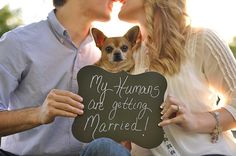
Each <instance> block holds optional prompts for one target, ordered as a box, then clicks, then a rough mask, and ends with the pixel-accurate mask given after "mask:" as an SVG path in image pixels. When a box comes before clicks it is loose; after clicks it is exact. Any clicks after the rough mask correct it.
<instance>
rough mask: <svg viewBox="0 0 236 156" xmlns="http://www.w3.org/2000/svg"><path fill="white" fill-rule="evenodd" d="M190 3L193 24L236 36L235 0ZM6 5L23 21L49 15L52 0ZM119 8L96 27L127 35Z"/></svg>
mask: <svg viewBox="0 0 236 156" xmlns="http://www.w3.org/2000/svg"><path fill="white" fill-rule="evenodd" d="M187 2H188V14H189V16H190V17H191V21H192V25H193V26H203V27H208V28H211V29H214V30H215V31H217V32H218V33H219V34H220V35H221V36H222V37H223V38H224V39H225V40H227V41H228V42H231V41H232V38H233V36H236V20H235V19H236V9H235V6H236V0H187ZM6 4H9V6H10V9H17V8H20V9H21V11H22V15H21V18H22V19H23V22H24V24H29V23H32V22H36V21H39V20H41V19H44V18H46V17H47V14H48V12H49V11H50V10H51V9H52V8H53V6H52V0H0V8H1V7H3V6H4V5H6ZM119 8H120V4H119V3H115V6H114V8H113V13H112V20H111V21H110V22H108V23H98V22H96V23H95V24H94V25H95V27H98V28H100V29H102V30H103V31H104V33H105V34H106V35H108V36H116V35H121V34H124V33H125V32H126V31H127V30H128V28H129V27H131V25H130V24H127V23H124V22H121V21H119V20H118V18H117V13H118V12H119ZM113 27H116V29H114V28H113ZM111 28H113V29H111ZM118 28H119V29H118Z"/></svg>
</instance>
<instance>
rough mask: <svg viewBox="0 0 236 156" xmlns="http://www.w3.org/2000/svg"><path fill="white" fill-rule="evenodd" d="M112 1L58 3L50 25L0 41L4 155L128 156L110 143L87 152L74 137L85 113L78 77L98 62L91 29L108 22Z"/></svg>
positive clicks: (63, 0)
mask: <svg viewBox="0 0 236 156" xmlns="http://www.w3.org/2000/svg"><path fill="white" fill-rule="evenodd" d="M113 1H115V0H54V1H53V2H54V6H55V10H54V11H52V12H51V13H49V15H48V19H47V20H45V21H41V22H38V23H34V24H31V25H28V26H25V27H21V28H17V29H15V30H12V31H11V32H8V33H6V34H5V35H4V36H3V37H2V38H1V39H0V110H1V112H0V136H4V137H3V138H2V145H1V150H0V155H14V154H15V155H44V156H45V155H57V156H60V155H70V156H73V155H78V153H80V154H81V153H82V152H83V149H85V150H84V151H85V152H84V153H83V155H86V154H87V155H91V152H93V153H92V154H93V155H96V154H97V155H105V154H108V153H109V152H111V154H112V155H114V154H119V152H121V153H120V154H119V155H129V153H128V151H127V150H126V149H124V148H123V147H121V146H120V145H119V144H116V143H114V142H113V141H112V140H109V139H100V140H95V141H94V142H93V143H91V144H89V145H88V146H87V147H86V148H85V147H84V144H82V143H80V142H79V141H78V140H76V139H75V138H74V137H73V136H72V133H71V125H72V123H73V120H74V117H76V116H77V115H82V114H83V108H84V106H83V104H82V101H83V99H82V97H80V96H79V95H76V93H77V90H78V85H77V82H76V74H77V72H78V70H79V69H80V68H82V67H83V66H86V65H89V64H93V63H95V62H96V61H97V60H98V59H99V57H100V53H99V51H98V50H97V49H96V48H94V47H95V45H94V43H93V42H92V38H91V36H90V35H89V29H90V27H91V23H92V22H93V21H95V20H96V21H108V20H109V19H110V12H111V9H112V5H113ZM107 144H108V145H111V144H112V145H114V146H113V147H116V149H115V150H114V151H115V153H112V152H114V151H109V152H107V149H108V148H109V146H107ZM100 145H105V146H100ZM94 148H96V149H99V150H94ZM6 151H7V152H6ZM96 151H97V153H96ZM118 151H119V152H118ZM8 152H10V153H8ZM101 152H105V154H104V153H101Z"/></svg>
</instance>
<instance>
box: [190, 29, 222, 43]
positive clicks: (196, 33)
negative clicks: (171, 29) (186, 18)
mask: <svg viewBox="0 0 236 156" xmlns="http://www.w3.org/2000/svg"><path fill="white" fill-rule="evenodd" d="M189 36H190V38H192V37H195V38H198V39H206V40H207V39H211V40H212V39H217V40H224V39H223V37H222V36H221V35H220V34H219V33H218V32H217V31H216V30H214V29H210V28H206V27H192V28H191V29H190V33H189Z"/></svg>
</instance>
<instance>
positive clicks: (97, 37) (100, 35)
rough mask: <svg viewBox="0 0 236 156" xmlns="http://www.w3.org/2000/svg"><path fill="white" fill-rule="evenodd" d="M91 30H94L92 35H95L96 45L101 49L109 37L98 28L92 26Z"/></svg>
mask: <svg viewBox="0 0 236 156" xmlns="http://www.w3.org/2000/svg"><path fill="white" fill-rule="evenodd" d="M91 31H92V35H93V38H94V40H95V43H96V46H97V47H98V48H99V49H101V48H102V46H103V44H104V41H105V39H106V38H107V37H106V36H105V35H104V34H103V32H101V31H100V30H98V29H97V28H92V30H91Z"/></svg>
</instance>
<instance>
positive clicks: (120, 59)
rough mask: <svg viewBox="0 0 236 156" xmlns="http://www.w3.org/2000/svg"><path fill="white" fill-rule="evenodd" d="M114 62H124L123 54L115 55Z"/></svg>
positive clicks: (117, 53)
mask: <svg viewBox="0 0 236 156" xmlns="http://www.w3.org/2000/svg"><path fill="white" fill-rule="evenodd" d="M113 60H114V61H116V62H119V61H122V60H123V59H122V55H121V53H120V52H116V53H114V57H113Z"/></svg>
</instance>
